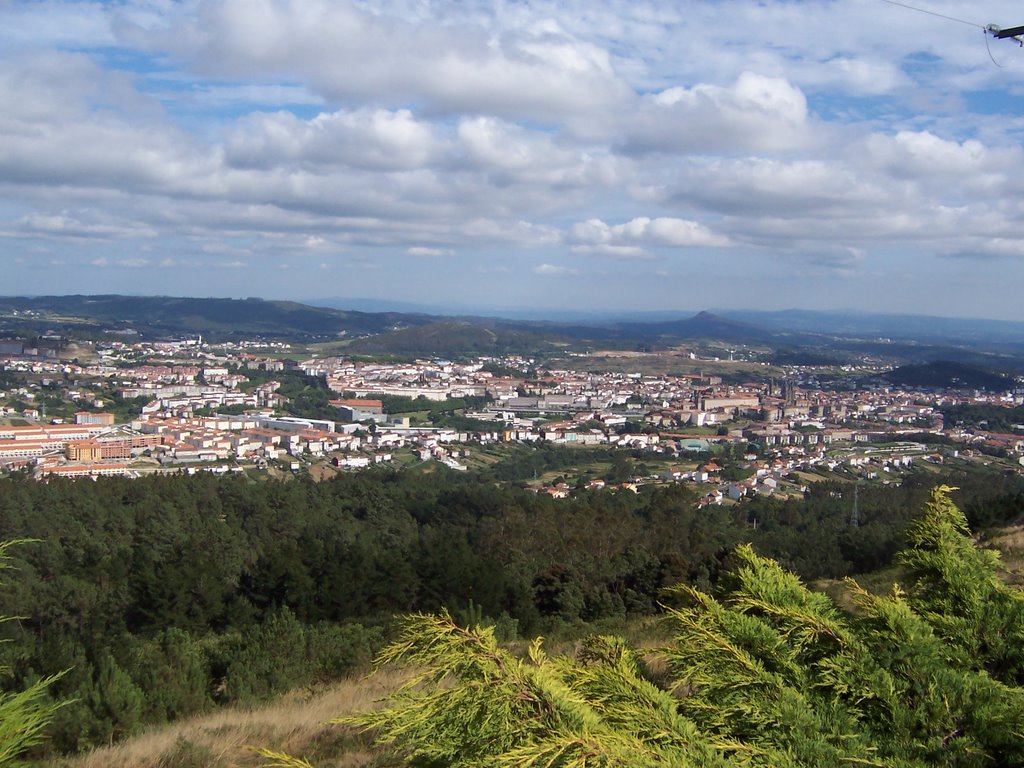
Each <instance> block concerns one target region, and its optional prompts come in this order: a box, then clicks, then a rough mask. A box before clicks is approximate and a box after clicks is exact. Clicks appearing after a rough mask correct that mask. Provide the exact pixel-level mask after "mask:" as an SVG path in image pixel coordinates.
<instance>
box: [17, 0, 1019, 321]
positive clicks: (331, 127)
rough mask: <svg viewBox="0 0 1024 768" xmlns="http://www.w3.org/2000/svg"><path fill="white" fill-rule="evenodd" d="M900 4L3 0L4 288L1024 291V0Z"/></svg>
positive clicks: (537, 294) (933, 307)
mask: <svg viewBox="0 0 1024 768" xmlns="http://www.w3.org/2000/svg"><path fill="white" fill-rule="evenodd" d="M909 4H910V5H914V6H915V7H916V8H918V9H920V10H913V9H911V8H907V7H901V6H899V5H896V4H893V3H887V2H884V1H883V0H844V1H841V2H776V1H772V2H766V1H762V2H756V1H754V0H734V1H731V2H707V1H705V2H701V1H699V0H698V1H696V2H690V1H688V2H678V1H677V2H664V1H663V2H654V3H649V2H643V1H642V0H640V1H636V0H629V1H628V2H627V1H626V0H559V1H558V2H516V1H513V0H493V1H492V2H480V1H477V0H465V1H462V2H444V1H440V0H437V1H435V0H330V1H329V2H328V1H326V0H324V1H319V0H279V1H278V0H218V1H216V2H207V1H206V0H176V1H171V0H147V1H142V2H135V1H134V0H124V1H123V2H116V3H104V2H55V1H53V0H33V1H32V2H20V1H19V0H0V104H2V105H3V107H2V109H0V294H3V295H39V294H68V293H86V294H90V293H129V294H140V295H150V294H152V295H175V296H228V297H245V296H260V297H263V298H268V299H295V300H314V299H321V298H326V297H351V298H372V299H382V300H387V301H396V302H413V303H418V304H427V305H436V306H445V307H449V308H455V309H457V308H459V307H475V308H479V307H483V306H488V307H493V308H495V309H496V310H500V309H502V308H508V309H513V308H514V309H519V310H523V309H528V310H537V312H538V313H539V314H543V313H544V312H555V311H558V312H561V311H566V310H580V311H588V312H595V311H609V312H623V311H641V310H652V311H653V310H658V311H666V310H699V309H704V308H709V307H717V308H744V309H765V310H775V309H787V308H803V309H844V310H848V309H854V310H864V311H871V312H880V311H884V312H909V313H914V314H932V315H944V316H951V317H984V318H995V319H1007V320H1024V301H1022V295H1021V290H1022V288H1024V239H1022V237H1021V235H1022V231H1024V226H1022V224H1024V173H1022V171H1024V147H1022V139H1024V100H1022V95H1024V50H1021V48H1020V47H1019V46H1018V44H1017V43H1016V42H1014V41H1012V40H994V39H989V38H988V37H986V35H985V33H984V27H985V25H987V24H989V23H995V24H998V25H1000V26H1002V27H1012V26H1017V25H1022V24H1024V6H1021V4H1020V3H1018V2H1009V1H1008V0H1006V1H1001V2H987V1H986V0H981V1H980V2H972V3H964V2H959V3H955V2H948V1H947V0H935V1H934V2H932V1H927V2H926V0H920V2H911V3H909ZM925 11H928V12H927V13H926V12H925ZM936 14H939V15H936ZM945 17H949V18H945Z"/></svg>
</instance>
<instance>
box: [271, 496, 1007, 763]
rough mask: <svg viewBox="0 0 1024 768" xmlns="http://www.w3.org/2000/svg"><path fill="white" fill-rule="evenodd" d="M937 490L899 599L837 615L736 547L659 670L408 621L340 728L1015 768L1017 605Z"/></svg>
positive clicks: (432, 748)
mask: <svg viewBox="0 0 1024 768" xmlns="http://www.w3.org/2000/svg"><path fill="white" fill-rule="evenodd" d="M948 492H949V489H948V488H937V489H936V490H935V491H934V492H933V494H932V496H931V499H930V501H929V503H928V504H927V506H926V508H925V512H924V515H923V517H922V518H921V519H920V520H919V521H918V522H916V523H915V524H914V526H913V528H912V530H911V532H910V543H911V545H912V546H911V547H910V548H909V549H907V550H905V551H904V552H902V553H901V555H900V558H899V560H900V562H901V563H902V565H903V566H904V567H905V568H906V569H907V575H908V577H909V585H908V588H907V591H906V592H904V591H903V590H902V589H900V588H899V587H894V588H893V589H892V591H891V592H890V593H889V594H887V595H883V596H877V595H873V594H870V593H869V592H867V591H865V590H863V589H861V588H860V587H859V586H857V584H856V583H854V582H850V583H849V589H850V591H851V592H852V594H853V597H854V600H855V610H853V611H852V612H845V611H842V610H840V609H839V608H838V607H837V606H836V605H835V604H834V603H833V601H832V600H831V599H830V598H829V597H827V596H826V595H824V594H821V593H817V592H813V591H811V590H809V589H808V588H807V587H805V586H804V585H803V583H802V582H801V581H800V580H799V579H798V577H796V576H795V575H793V574H791V573H788V572H787V571H785V570H784V569H782V568H781V567H779V565H778V564H777V563H776V562H774V561H772V560H769V559H767V558H764V557H761V556H759V555H757V554H755V553H754V551H753V549H751V548H750V547H749V546H747V545H744V546H741V547H739V548H738V550H737V551H736V567H735V569H734V570H733V571H732V573H731V574H730V576H729V578H728V579H727V580H726V582H727V583H728V586H727V588H725V589H723V590H722V591H721V594H720V596H718V597H716V596H713V595H712V594H710V593H708V592H705V591H702V590H700V589H697V588H694V587H690V586H681V587H678V588H677V589H676V590H675V597H677V598H678V600H679V605H678V606H677V607H674V608H670V609H669V610H668V611H667V617H666V621H667V622H668V624H669V625H670V627H671V629H672V631H673V634H674V642H673V643H672V644H670V645H669V646H668V647H667V648H665V649H663V651H662V654H663V657H664V659H665V660H666V662H667V670H666V671H664V672H660V673H654V672H652V670H651V669H650V668H649V667H648V666H647V664H646V663H645V659H644V657H643V656H642V655H641V654H640V653H638V652H637V651H636V650H634V649H632V648H630V647H629V646H628V645H627V644H626V643H625V642H624V641H623V640H622V639H620V638H616V637H592V638H590V639H589V640H587V641H586V642H584V643H583V644H582V645H581V647H580V650H579V651H578V652H577V653H576V654H575V655H573V656H571V657H556V658H549V657H548V656H546V655H545V653H544V651H543V649H542V644H541V641H540V640H539V639H538V640H537V641H535V642H534V643H533V644H532V645H531V646H530V649H529V654H528V658H527V659H521V658H518V657H516V656H514V655H512V654H511V653H509V652H507V651H505V650H503V649H502V648H501V647H500V646H499V645H498V643H497V642H496V640H495V637H494V633H493V631H492V630H491V629H489V628H485V627H472V628H461V627H459V626H458V625H457V624H456V623H455V622H453V621H452V619H451V617H450V616H449V615H448V614H445V613H442V614H440V615H424V614H419V615H414V616H412V617H411V618H410V619H408V621H407V622H406V624H405V627H404V630H403V632H402V634H401V636H400V638H399V639H398V640H397V641H396V642H394V643H393V644H391V645H390V646H389V647H388V648H387V649H386V650H385V652H384V653H383V654H382V656H381V662H382V663H385V664H387V663H391V662H396V661H400V662H405V663H409V664H411V665H412V667H413V669H414V670H416V673H417V674H416V677H415V678H414V679H413V680H412V682H411V683H410V684H409V685H408V686H406V687H405V688H404V689H403V690H402V691H401V692H399V693H398V694H397V695H396V696H394V697H393V699H392V702H391V706H390V707H388V708H386V709H384V710H380V711H375V712H370V713H367V714H364V715H361V716H357V717H355V718H349V719H348V720H347V721H348V722H354V723H356V724H358V725H361V726H362V727H364V728H367V729H373V730H375V731H376V732H377V733H378V734H379V737H380V739H381V740H382V741H383V742H385V743H389V744H392V745H393V746H394V747H396V748H397V750H398V752H399V754H401V755H403V756H405V757H406V758H408V759H410V760H411V761H412V764H413V765H418V766H437V767H438V768H440V766H465V767H466V768H470V767H476V766H508V767H509V768H512V766H517V767H525V766H561V767H563V768H575V767H579V768H582V767H583V766H609V767H611V766H622V767H623V768H627V767H628V768H642V767H643V766H651V767H652V768H653V767H654V766H709V767H710V766H723V767H724V766H772V767H773V768H784V767H787V766H794V767H796V766H807V767H810V766H814V767H815V768H821V767H823V766H850V765H874V766H882V765H885V766H902V767H905V768H911V767H913V766H922V767H923V766H936V765H947V766H954V765H955V766H989V765H1021V764H1024V689H1022V687H1021V684H1022V682H1024V594H1022V593H1021V591H1020V590H1019V589H1013V588H1009V587H1007V586H1006V585H1005V584H1003V582H1001V581H1000V579H999V577H998V575H997V565H998V557H997V555H996V554H995V553H993V552H990V551H984V550H979V549H976V548H975V547H974V546H973V544H972V543H971V542H970V540H969V538H968V528H967V521H966V518H965V517H964V515H963V514H962V513H961V512H960V511H959V510H958V509H957V508H956V507H955V506H954V505H953V503H952V502H951V501H950V500H949V496H948ZM278 764H280V765H287V764H291V765H296V766H301V765H304V763H303V762H302V761H288V760H283V761H281V762H279V763H278Z"/></svg>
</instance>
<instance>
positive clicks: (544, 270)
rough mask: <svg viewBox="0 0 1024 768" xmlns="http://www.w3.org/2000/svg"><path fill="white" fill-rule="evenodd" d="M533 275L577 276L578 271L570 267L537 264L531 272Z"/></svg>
mask: <svg viewBox="0 0 1024 768" xmlns="http://www.w3.org/2000/svg"><path fill="white" fill-rule="evenodd" d="M530 271H531V272H533V274H535V275H577V274H579V270H576V269H572V268H571V267H560V266H556V265H555V264H538V265H537V266H536V267H534V268H533V269H532V270H530Z"/></svg>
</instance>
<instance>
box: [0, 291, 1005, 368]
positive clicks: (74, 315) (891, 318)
mask: <svg viewBox="0 0 1024 768" xmlns="http://www.w3.org/2000/svg"><path fill="white" fill-rule="evenodd" d="M356 303H359V302H356ZM359 305H360V306H362V307H367V306H368V304H367V303H366V302H365V301H364V302H362V303H361V304H359ZM408 308H409V309H413V308H414V307H413V306H411V305H409V307H408ZM417 308H418V309H426V307H422V308H419V307H417ZM110 332H116V333H122V334H123V333H129V332H136V333H138V334H139V335H140V336H142V337H144V338H145V337H150V338H153V337H167V336H175V335H177V336H185V335H196V334H203V335H206V336H208V337H210V338H253V337H264V338H281V339H290V340H296V341H304V342H316V341H338V340H343V341H346V342H347V343H348V344H349V346H348V347H347V349H349V350H350V351H352V352H353V353H356V352H358V353H365V354H395V355H405V356H416V355H439V356H458V355H479V354H508V353H523V354H546V353H551V352H559V351H563V350H588V349H596V348H618V349H629V350H658V349H669V348H672V347H674V346H676V345H679V344H682V343H707V342H719V343H724V344H727V345H729V346H735V347H737V348H742V347H743V346H751V347H757V348H759V349H771V350H773V351H774V354H775V356H777V357H778V358H779V360H780V361H785V362H790V363H794V364H800V363H801V362H803V363H807V364H814V363H820V362H827V361H832V362H844V361H855V360H862V359H865V358H874V359H879V360H883V361H890V362H899V363H910V364H914V363H926V362H933V361H936V360H944V361H955V362H960V363H966V364H971V365H980V366H983V367H985V368H990V369H996V370H1009V371H1024V323H1012V322H1000V321H990V320H954V319H950V318H933V317H917V316H905V315H872V314H861V313H853V312H810V311H805V310H789V311H785V312H755V311H736V310H726V311H720V312H707V311H705V312H698V313H695V314H692V315H689V314H684V313H680V314H678V315H675V316H672V315H669V314H665V313H650V314H647V315H640V316H639V317H638V316H621V315H620V316H606V317H604V318H603V319H602V318H601V317H599V316H597V315H593V316H589V317H582V316H578V317H576V318H575V319H573V318H572V317H562V318H561V319H558V318H551V319H544V320H538V319H524V318H522V317H519V318H507V317H493V316H484V315H476V316H455V315H435V314H431V313H427V312H421V311H408V312H399V311H387V312H370V311H361V310H355V309H351V308H348V309H346V308H338V307H326V306H313V305H310V304H302V303H299V302H293V301H273V300H264V299H258V298H248V299H217V298H213V299H206V298H182V297H168V296H120V295H104V296H77V295H76V296H37V297H7V298H3V297H0V337H2V336H4V335H7V336H12V335H15V336H16V335H27V334H37V333H58V334H61V335H65V336H76V337H83V336H86V337H87V336H89V335H90V334H95V335H99V336H102V335H104V334H107V333H110Z"/></svg>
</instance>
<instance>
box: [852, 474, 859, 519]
mask: <svg viewBox="0 0 1024 768" xmlns="http://www.w3.org/2000/svg"><path fill="white" fill-rule="evenodd" d="M859 491H860V481H859V480H858V481H857V482H856V483H854V484H853V511H852V512H850V525H852V526H853V527H854V528H860V509H859V508H858V506H857V502H858V498H857V496H858V493H859Z"/></svg>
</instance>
